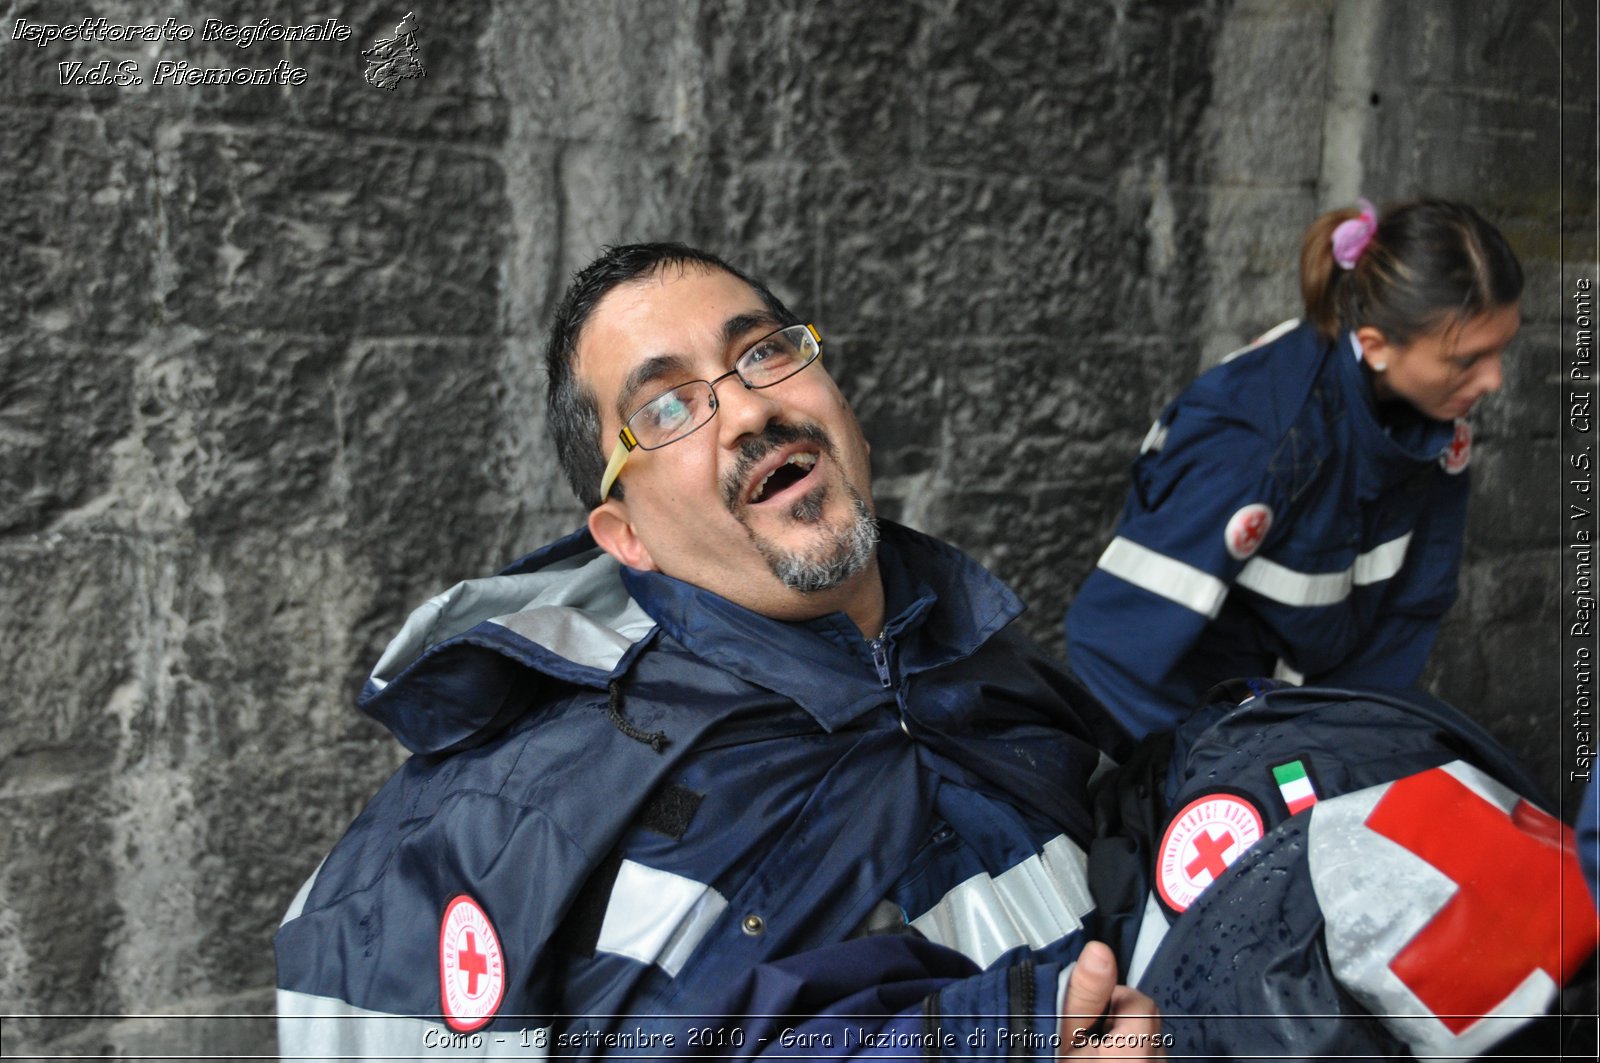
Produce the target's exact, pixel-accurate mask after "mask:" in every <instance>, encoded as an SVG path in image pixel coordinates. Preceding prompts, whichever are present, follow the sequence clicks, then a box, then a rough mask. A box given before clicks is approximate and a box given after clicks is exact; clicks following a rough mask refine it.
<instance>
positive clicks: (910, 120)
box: [697, 3, 925, 168]
mask: <svg viewBox="0 0 1600 1063" xmlns="http://www.w3.org/2000/svg"><path fill="white" fill-rule="evenodd" d="M923 17H924V16H923V13H922V12H921V11H920V9H919V8H918V7H917V6H916V5H911V4H881V5H875V6H872V7H869V8H851V7H841V6H838V5H830V4H817V5H805V6H804V7H801V8H791V9H789V10H785V11H774V10H772V9H770V8H768V7H765V6H763V5H759V4H757V5H743V4H732V3H716V4H710V5H707V6H706V8H705V9H704V11H703V12H702V14H701V17H700V24H699V26H698V28H697V32H698V36H699V39H700V41H701V42H703V43H702V44H701V49H702V61H704V62H706V63H707V64H708V68H707V69H706V70H705V71H704V72H703V73H702V74H701V76H702V77H703V78H704V101H705V104H706V108H707V110H706V114H707V119H708V121H707V128H708V135H709V142H708V146H709V148H710V150H711V152H712V153H713V154H714V155H715V156H717V157H719V158H726V159H728V160H730V161H737V162H738V163H740V164H748V163H755V162H771V163H784V164H786V165H792V164H794V163H795V162H796V161H800V160H817V161H830V160H835V159H856V160H859V159H863V158H870V159H878V160H886V161H898V160H903V159H905V158H907V157H908V156H911V155H914V154H915V153H916V151H917V149H918V148H919V146H920V145H919V144H918V140H919V139H920V135H921V131H922V128H923V120H922V114H923V112H924V110H925V104H924V102H923V98H924V86H923V84H922V82H921V75H920V74H919V73H918V72H917V71H919V70H920V69H922V64H920V63H916V62H914V61H910V62H908V59H909V55H910V54H916V51H917V49H918V37H919V34H920V25H921V22H922V19H923ZM741 168H742V167H741Z"/></svg>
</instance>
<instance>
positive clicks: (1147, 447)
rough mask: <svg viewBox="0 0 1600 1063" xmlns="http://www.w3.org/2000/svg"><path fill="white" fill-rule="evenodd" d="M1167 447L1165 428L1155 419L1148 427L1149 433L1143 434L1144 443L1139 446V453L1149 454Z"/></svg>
mask: <svg viewBox="0 0 1600 1063" xmlns="http://www.w3.org/2000/svg"><path fill="white" fill-rule="evenodd" d="M1166 445H1167V426H1166V425H1164V424H1162V423H1161V419H1160V418H1157V419H1156V420H1155V423H1153V424H1152V425H1151V426H1150V431H1148V432H1146V433H1145V434H1144V442H1143V443H1140V444H1139V453H1141V454H1149V453H1151V452H1152V451H1158V450H1160V449H1161V448H1162V447H1164V446H1166Z"/></svg>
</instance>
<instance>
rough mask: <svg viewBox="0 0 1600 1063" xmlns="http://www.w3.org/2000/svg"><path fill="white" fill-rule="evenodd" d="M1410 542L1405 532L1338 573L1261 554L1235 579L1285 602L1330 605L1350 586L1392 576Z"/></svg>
mask: <svg viewBox="0 0 1600 1063" xmlns="http://www.w3.org/2000/svg"><path fill="white" fill-rule="evenodd" d="M1410 545H1411V533H1410V532H1406V533H1405V534H1404V535H1402V536H1400V537H1399V538H1398V539H1390V540H1389V541H1388V542H1386V543H1382V544H1380V545H1378V546H1374V547H1373V548H1372V549H1371V550H1368V551H1367V552H1366V553H1364V554H1360V555H1358V556H1357V557H1356V559H1355V563H1354V564H1353V565H1351V567H1349V568H1347V569H1344V570H1343V571H1340V572H1315V573H1312V572H1300V571H1297V570H1295V569H1292V568H1289V567H1288V566H1287V565H1280V564H1278V563H1277V562H1276V561H1269V560H1267V559H1266V558H1264V557H1253V558H1251V559H1250V561H1249V563H1247V564H1246V565H1245V566H1244V568H1242V569H1240V570H1239V575H1238V577H1237V580H1236V582H1237V583H1238V584H1239V586H1241V587H1245V588H1248V589H1249V590H1252V591H1255V592H1256V593H1257V594H1259V595H1261V596H1262V597H1263V598H1271V599H1272V600H1273V601H1275V602H1282V603H1283V604H1284V605H1297V606H1318V605H1333V604H1335V603H1337V602H1342V601H1344V600H1345V599H1346V598H1348V597H1350V590H1351V588H1352V587H1355V586H1363V587H1364V586H1366V585H1368V584H1371V583H1381V582H1383V581H1384V580H1386V579H1390V578H1392V577H1393V576H1394V575H1395V573H1397V572H1399V571H1400V568H1401V566H1402V565H1404V564H1405V561H1406V550H1407V548H1409V547H1410Z"/></svg>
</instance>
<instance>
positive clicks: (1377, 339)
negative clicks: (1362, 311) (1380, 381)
mask: <svg viewBox="0 0 1600 1063" xmlns="http://www.w3.org/2000/svg"><path fill="white" fill-rule="evenodd" d="M1356 342H1357V343H1359V344H1361V360H1362V361H1364V362H1366V363H1367V365H1368V367H1369V368H1371V369H1373V370H1374V371H1375V372H1379V373H1381V372H1383V371H1384V370H1385V369H1388V368H1389V363H1390V362H1392V361H1394V355H1395V350H1394V346H1393V344H1391V343H1390V342H1389V337H1387V336H1385V335H1384V334H1383V331H1382V330H1381V329H1376V328H1373V327H1372V326H1371V325H1362V326H1361V327H1360V328H1358V329H1356Z"/></svg>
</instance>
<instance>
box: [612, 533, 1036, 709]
mask: <svg viewBox="0 0 1600 1063" xmlns="http://www.w3.org/2000/svg"><path fill="white" fill-rule="evenodd" d="M879 527H880V532H881V535H882V540H881V542H880V543H879V546H878V566H879V570H880V572H881V574H882V577H883V581H884V596H885V615H886V616H887V617H888V618H889V619H888V621H887V623H886V624H885V625H884V632H883V641H884V643H885V645H886V652H887V653H888V654H889V655H890V657H891V658H892V661H893V664H892V674H893V676H894V679H895V681H900V680H903V679H904V678H905V677H907V676H910V675H914V674H916V673H918V672H923V671H927V670H928V669H930V668H934V667H937V666H939V665H941V664H945V663H947V662H950V661H955V660H959V659H960V658H962V657H965V656H967V655H968V654H970V653H972V652H973V651H974V650H976V649H977V648H978V647H979V646H981V645H982V644H983V643H984V642H985V641H986V640H987V639H988V638H989V637H990V636H992V635H994V634H995V632H997V631H999V630H1000V629H1001V628H1003V627H1005V625H1006V624H1008V623H1010V622H1011V621H1012V620H1013V619H1014V618H1015V617H1016V616H1017V614H1019V613H1020V612H1021V611H1022V602H1021V601H1020V600H1019V599H1018V598H1017V596H1016V595H1015V594H1013V593H1012V592H1011V590H1010V589H1009V588H1007V587H1006V586H1005V585H1004V584H1003V583H1001V582H1000V581H999V580H997V579H995V578H994V577H993V576H992V575H990V574H989V573H988V571H986V570H985V569H984V568H983V567H982V566H981V565H979V564H978V563H977V562H976V561H973V560H972V559H971V558H969V557H967V556H966V555H965V554H963V553H961V552H960V551H959V550H956V549H955V548H954V547H951V546H948V545H946V544H944V543H941V542H939V541H937V540H935V539H931V538H929V537H928V536H925V535H922V534H920V533H918V532H914V531H912V530H911V529H909V528H905V527H902V526H900V525H898V524H895V523H893V522H891V521H880V522H879ZM622 578H623V582H624V584H625V585H626V586H627V589H628V592H629V594H631V595H632V596H633V598H634V599H635V600H636V601H637V602H638V603H639V604H640V605H641V606H642V607H643V608H644V610H645V612H647V613H648V614H649V615H650V616H651V617H652V618H654V619H655V621H656V623H658V624H659V625H660V626H661V629H662V630H663V631H664V632H665V633H666V634H667V635H669V636H671V637H672V638H673V639H675V640H677V641H678V642H680V643H682V644H683V645H684V647H686V648H687V649H688V650H689V651H690V652H691V653H693V654H694V655H695V656H697V657H699V658H701V659H703V660H705V661H707V662H708V663H711V664H713V665H715V666H717V667H718V668H721V669H723V670H724V671H726V672H729V673H731V674H733V675H735V676H737V677H738V678H740V679H743V680H745V681H746V682H748V683H752V684H754V685H756V686H759V687H762V688H763V689H766V690H771V691H773V692H774V693H777V694H781V695H783V696H784V697H787V698H789V699H791V700H793V701H794V702H796V703H797V704H799V705H800V706H801V707H802V708H803V709H805V711H806V712H808V713H809V714H810V715H811V716H812V717H814V718H815V719H816V721H817V723H818V724H820V725H821V726H822V728H823V729H824V730H826V731H833V730H836V729H838V728H839V727H842V726H844V725H846V724H847V723H849V722H850V721H851V720H853V719H854V718H855V717H857V716H859V715H860V714H861V713H862V712H865V711H866V710H867V709H869V708H871V707H872V706H874V705H877V704H880V703H882V701H883V700H884V698H885V696H886V695H885V689H884V684H883V683H882V682H881V681H880V679H879V676H878V670H877V668H876V667H875V665H874V661H873V646H872V643H871V642H869V641H868V640H866V639H864V638H862V636H861V632H860V631H859V630H858V629H857V628H856V626H855V625H854V624H853V623H852V622H851V621H850V619H849V618H848V617H847V616H845V615H844V614H843V613H832V614H829V615H827V616H821V617H817V618H816V619H814V620H808V621H801V622H789V621H783V620H774V619H772V618H771V617H767V616H762V615H761V614H759V613H755V612H752V611H751V610H749V609H746V608H744V607H743V606H740V605H736V604H735V603H733V602H730V601H728V600H727V599H726V598H722V597H720V596H718V595H716V594H713V593H711V592H709V591H706V590H702V589H701V588H699V587H695V586H692V585H690V584H688V583H684V582H683V581H681V580H677V579H673V578H672V577H671V576H665V575H662V574H661V573H658V572H638V571H635V570H632V569H624V570H623V575H622Z"/></svg>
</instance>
